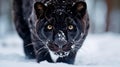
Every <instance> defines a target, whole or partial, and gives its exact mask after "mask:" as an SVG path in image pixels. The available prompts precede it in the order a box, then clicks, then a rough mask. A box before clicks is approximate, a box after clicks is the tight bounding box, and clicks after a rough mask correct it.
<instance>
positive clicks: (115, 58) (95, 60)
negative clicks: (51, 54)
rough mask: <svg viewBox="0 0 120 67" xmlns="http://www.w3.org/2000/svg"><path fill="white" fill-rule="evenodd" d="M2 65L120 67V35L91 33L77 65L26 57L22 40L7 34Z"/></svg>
mask: <svg viewBox="0 0 120 67" xmlns="http://www.w3.org/2000/svg"><path fill="white" fill-rule="evenodd" d="M0 67H120V35H119V34H114V33H106V34H94V35H93V34H89V36H88V37H87V39H86V41H85V43H84V45H83V46H82V48H81V49H80V50H79V52H78V54H77V57H76V62H75V65H69V64H64V63H48V62H47V61H43V62H41V63H37V62H36V61H35V60H29V59H25V56H24V53H23V48H22V40H21V39H20V38H19V37H18V35H16V34H14V35H7V36H5V37H2V38H0Z"/></svg>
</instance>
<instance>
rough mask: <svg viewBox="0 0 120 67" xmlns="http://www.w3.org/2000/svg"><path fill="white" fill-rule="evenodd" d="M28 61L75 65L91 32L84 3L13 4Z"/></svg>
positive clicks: (25, 0) (36, 0)
mask: <svg viewBox="0 0 120 67" xmlns="http://www.w3.org/2000/svg"><path fill="white" fill-rule="evenodd" d="M13 11H14V21H15V27H16V30H17V32H18V34H19V36H20V37H21V38H22V39H23V43H24V52H25V55H26V57H27V58H30V59H34V58H36V60H37V62H38V63H39V62H41V61H44V60H47V61H48V62H63V63H68V64H74V61H75V57H76V54H77V51H78V50H79V49H80V48H81V46H82V44H83V42H84V40H85V38H86V36H87V34H88V29H89V17H88V13H87V4H86V2H85V1H84V0H13Z"/></svg>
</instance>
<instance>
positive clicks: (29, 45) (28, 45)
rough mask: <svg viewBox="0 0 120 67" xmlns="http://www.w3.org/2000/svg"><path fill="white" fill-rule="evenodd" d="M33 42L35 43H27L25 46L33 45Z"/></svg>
mask: <svg viewBox="0 0 120 67" xmlns="http://www.w3.org/2000/svg"><path fill="white" fill-rule="evenodd" d="M33 44H34V43H30V44H27V45H25V47H28V46H31V45H33Z"/></svg>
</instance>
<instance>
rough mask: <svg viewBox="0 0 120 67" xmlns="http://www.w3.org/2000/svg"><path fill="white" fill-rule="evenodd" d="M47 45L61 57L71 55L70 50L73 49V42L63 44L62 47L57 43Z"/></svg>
mask: <svg viewBox="0 0 120 67" xmlns="http://www.w3.org/2000/svg"><path fill="white" fill-rule="evenodd" d="M47 46H48V48H49V50H50V51H51V52H52V53H53V54H54V55H57V56H59V57H65V56H68V55H69V53H70V51H71V50H72V46H73V44H72V43H67V44H65V45H63V46H62V47H59V46H58V45H57V44H55V43H49V44H48V45H47Z"/></svg>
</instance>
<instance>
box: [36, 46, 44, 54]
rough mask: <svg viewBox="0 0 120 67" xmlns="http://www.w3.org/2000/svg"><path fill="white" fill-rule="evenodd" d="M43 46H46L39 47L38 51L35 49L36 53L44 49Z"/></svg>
mask: <svg viewBox="0 0 120 67" xmlns="http://www.w3.org/2000/svg"><path fill="white" fill-rule="evenodd" d="M43 48H45V47H44V46H43V47H41V48H39V49H38V50H37V51H35V52H36V53H38V52H39V51H40V50H42V49H43Z"/></svg>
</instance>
